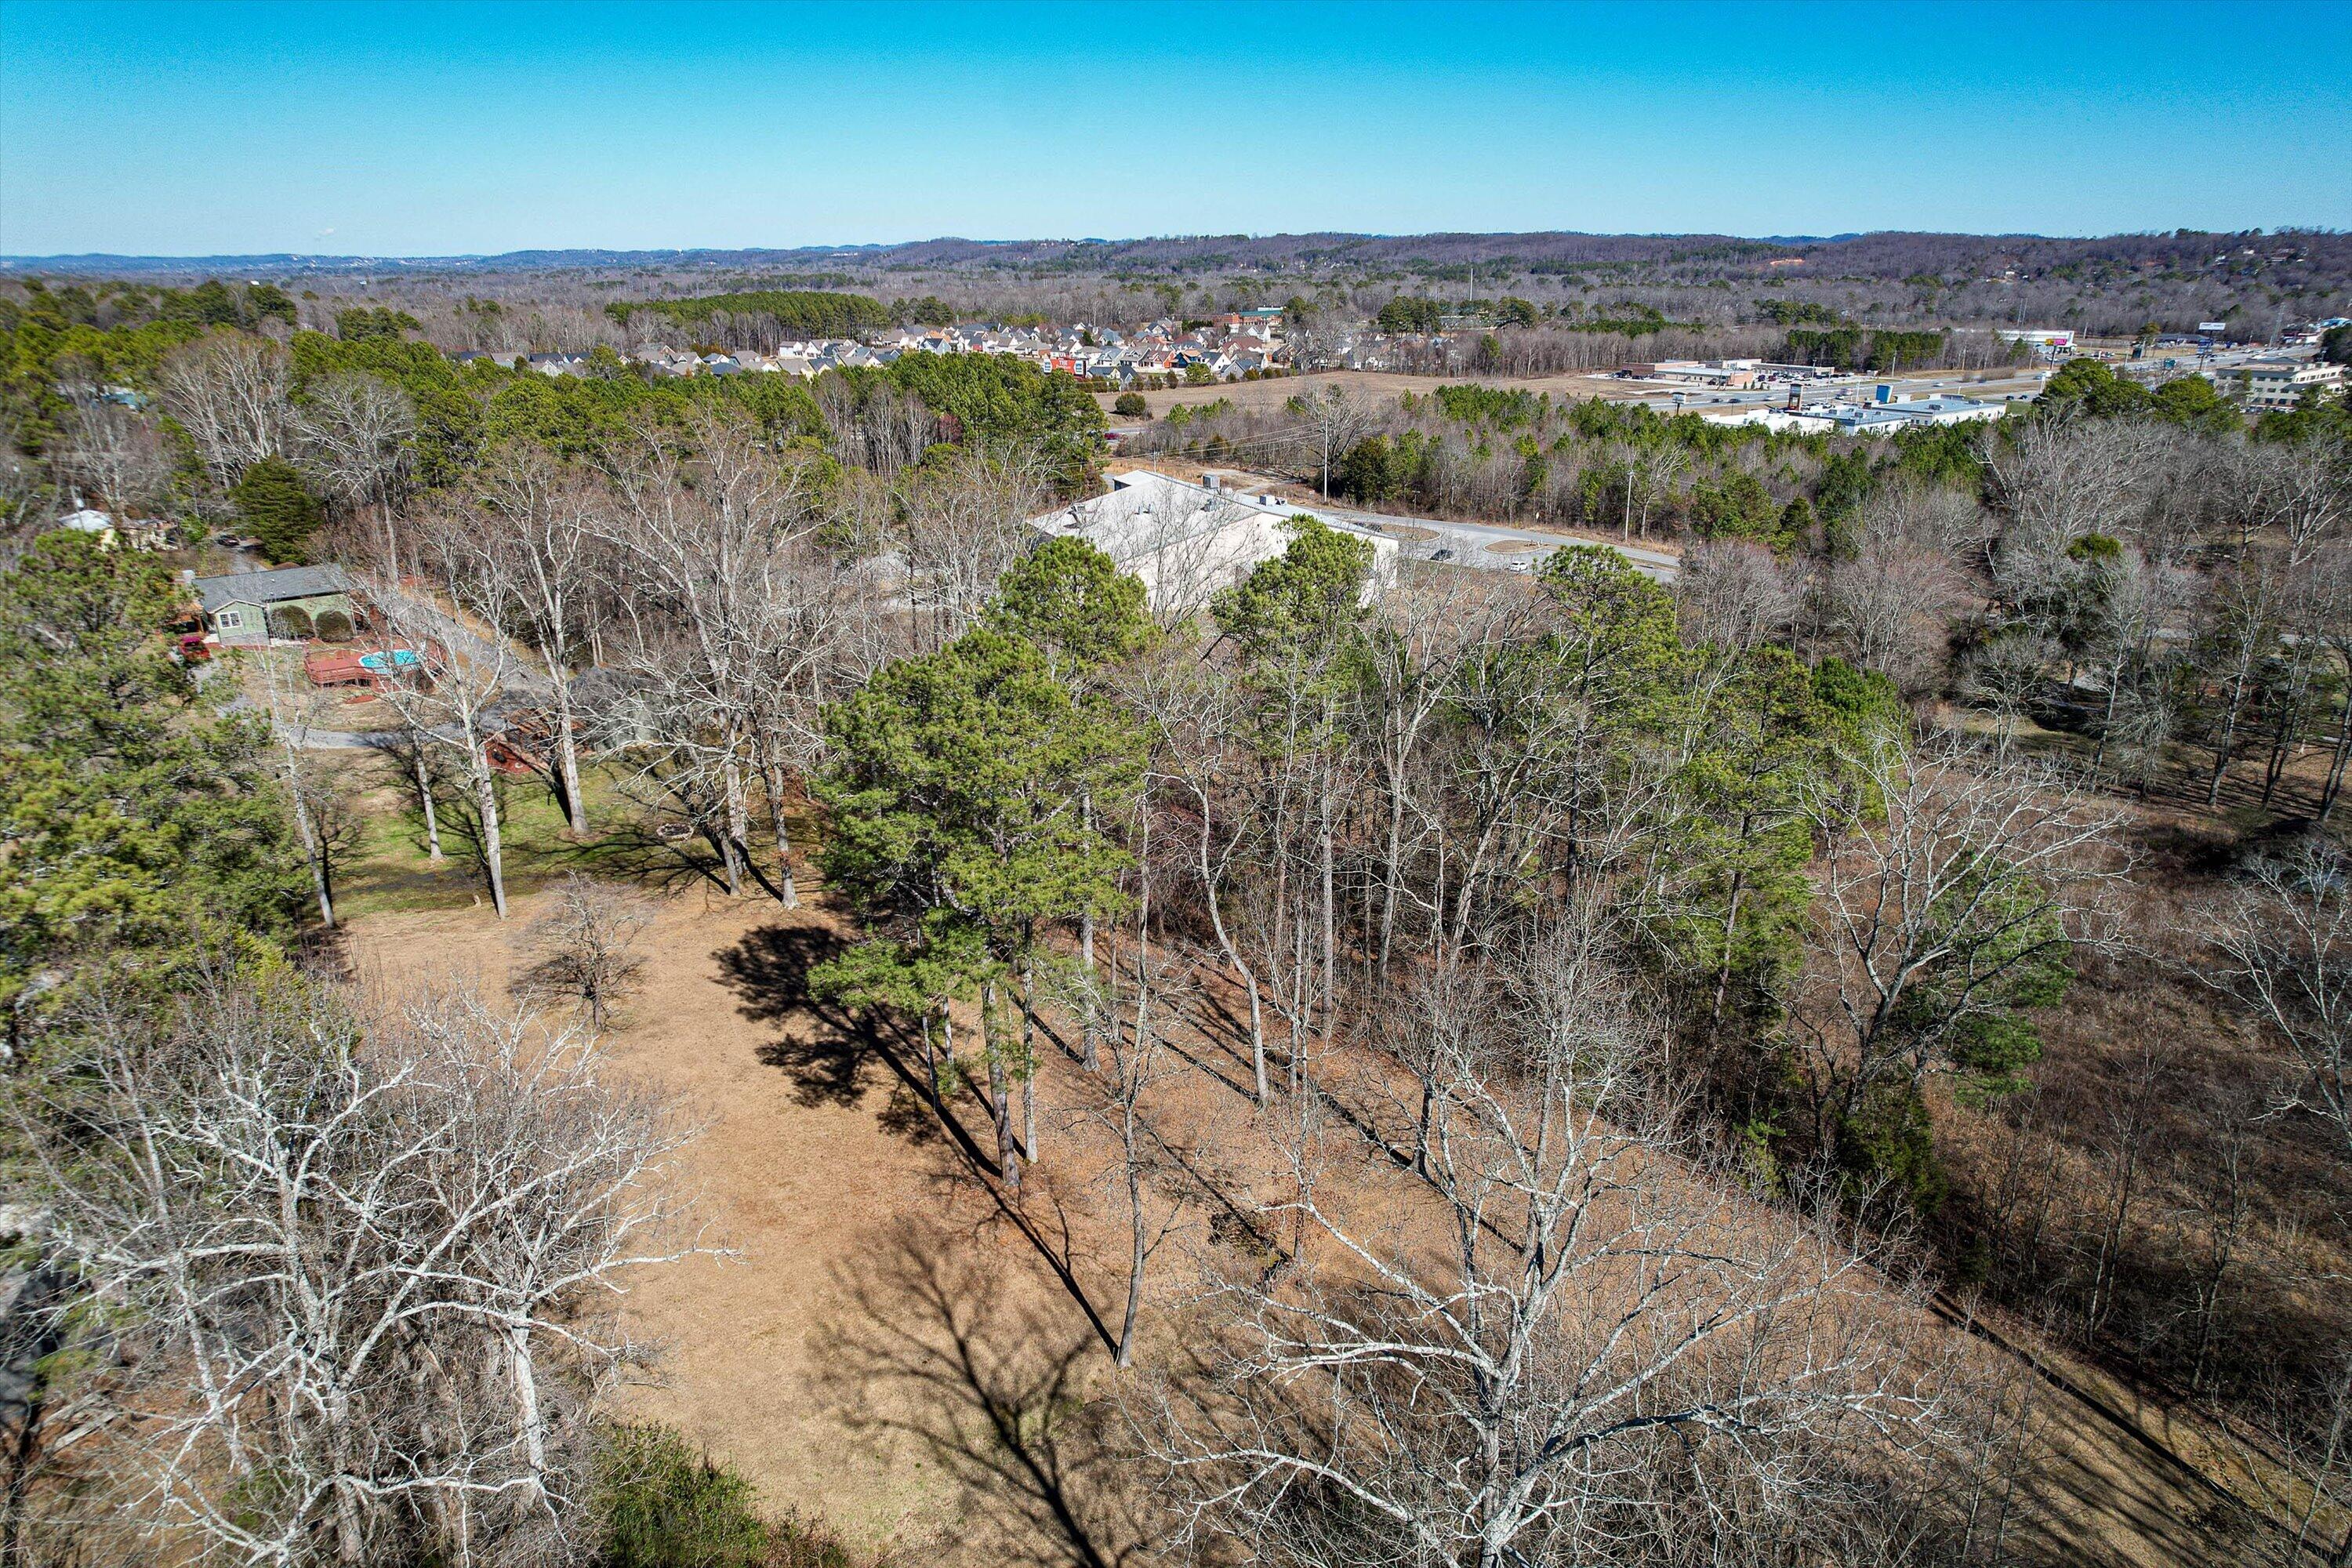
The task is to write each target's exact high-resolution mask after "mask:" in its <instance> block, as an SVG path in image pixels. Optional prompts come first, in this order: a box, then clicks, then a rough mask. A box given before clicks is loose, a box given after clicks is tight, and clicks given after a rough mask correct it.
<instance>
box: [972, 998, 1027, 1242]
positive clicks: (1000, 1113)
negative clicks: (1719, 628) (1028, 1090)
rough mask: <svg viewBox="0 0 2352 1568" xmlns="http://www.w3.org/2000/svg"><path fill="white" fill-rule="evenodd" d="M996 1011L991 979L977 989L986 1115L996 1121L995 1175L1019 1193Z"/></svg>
mask: <svg viewBox="0 0 2352 1568" xmlns="http://www.w3.org/2000/svg"><path fill="white" fill-rule="evenodd" d="M999 1011H1000V1004H999V1003H998V1001H997V996H996V983H995V982H994V981H990V982H989V983H988V984H985V985H983V986H982V987H981V990H980V1027H981V1033H982V1038H983V1039H984V1040H985V1042H986V1044H985V1046H984V1047H983V1049H982V1054H983V1055H984V1056H986V1057H987V1058H988V1110H989V1117H990V1120H991V1121H994V1122H995V1124H996V1168H997V1174H998V1175H999V1176H1001V1177H1002V1178H1003V1182H1004V1184H1005V1186H1006V1187H1007V1188H1008V1189H1010V1190H1011V1191H1012V1192H1013V1194H1014V1195H1016V1196H1018V1195H1019V1194H1020V1192H1021V1150H1020V1148H1019V1146H1018V1145H1017V1144H1015V1143H1014V1142H1013V1094H1012V1086H1011V1084H1010V1082H1009V1081H1008V1079H1007V1078H1006V1076H1005V1071H1004V1054H1005V1053H1004V1046H1005V1041H1004V1021H1003V1019H1002V1018H1001V1017H999V1016H998V1014H999Z"/></svg>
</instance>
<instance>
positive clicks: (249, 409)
mask: <svg viewBox="0 0 2352 1568" xmlns="http://www.w3.org/2000/svg"><path fill="white" fill-rule="evenodd" d="M292 374H293V373H292V366H291V364H290V363H289V361H288V359H287V355H286V351H285V350H284V349H282V348H279V347H278V345H277V344H276V343H274V342H270V341H269V340H268V339H267V338H258V337H255V336H253V335H252V334H250V333H247V332H214V333H212V334H210V335H209V336H206V337H203V338H199V339H198V340H196V341H195V342H193V343H189V344H188V345H186V346H185V347H184V348H178V349H174V350H173V351H172V352H171V353H168V354H166V355H164V356H163V363H162V364H161V365H160V366H158V367H157V369H156V373H155V379H156V382H157V384H158V385H160V386H161V387H162V389H163V406H164V408H165V409H166V410H167V411H169V412H170V414H171V415H172V416H173V418H174V419H176V420H178V421H179V422H180V427H181V428H182V429H184V430H185V431H186V432H187V433H188V440H189V442H190V443H191V444H192V445H193V446H194V448H195V453H196V460H197V461H198V462H199V463H201V464H203V465H204V468H205V473H206V474H207V475H209V476H210V477H211V479H212V481H213V483H214V484H215V486H217V487H218V488H220V489H224V490H225V489H228V488H229V486H231V485H233V484H235V483H236V479H237V476H238V475H239V474H242V473H243V472H244V471H245V470H246V469H247V468H249V467H251V466H252V465H253V464H255V463H257V462H259V461H260V460H261V459H262V458H277V457H282V456H284V455H285V452H286V444H287V434H288V426H289V416H290V413H291V408H290V405H289V403H288V401H287V390H288V387H289V385H290V384H291V379H292Z"/></svg>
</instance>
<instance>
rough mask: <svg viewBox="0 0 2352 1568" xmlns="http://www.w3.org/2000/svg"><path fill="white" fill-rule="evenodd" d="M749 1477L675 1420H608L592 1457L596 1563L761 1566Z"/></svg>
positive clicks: (765, 1536)
mask: <svg viewBox="0 0 2352 1568" xmlns="http://www.w3.org/2000/svg"><path fill="white" fill-rule="evenodd" d="M756 1503H757V1500H756V1498H755V1496H754V1494H753V1492H752V1489H751V1482H750V1481H748V1480H746V1479H744V1478H743V1476H742V1475H741V1474H740V1472H738V1471H737V1470H735V1469H734V1468H731V1467H729V1466H726V1465H721V1464H719V1462H717V1461H716V1460H714V1459H712V1458H710V1456H709V1455H708V1454H704V1453H700V1452H698V1451H697V1450H696V1449H694V1448H693V1447H689V1446H688V1443H687V1440H686V1438H685V1437H684V1436H681V1435H680V1434H679V1433H678V1432H677V1430H676V1429H675V1428H673V1427H668V1426H614V1427H613V1428H611V1429H610V1431H609V1432H608V1434H607V1436H606V1437H605V1441H604V1451H603V1452H602V1453H601V1454H600V1455H599V1456H598V1457H597V1511H598V1513H599V1514H600V1516H601V1518H600V1521H599V1522H600V1523H601V1524H602V1526H603V1528H604V1556H603V1559H602V1568H764V1564H765V1563H767V1560H768V1549H769V1544H770V1542H769V1531H768V1523H767V1521H765V1520H763V1519H761V1517H760V1514H759V1510H758V1508H757V1506H756Z"/></svg>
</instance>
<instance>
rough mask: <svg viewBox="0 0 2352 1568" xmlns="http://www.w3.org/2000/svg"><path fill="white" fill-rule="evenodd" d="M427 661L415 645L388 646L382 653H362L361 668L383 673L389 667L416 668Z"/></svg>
mask: <svg viewBox="0 0 2352 1568" xmlns="http://www.w3.org/2000/svg"><path fill="white" fill-rule="evenodd" d="M424 662H425V660H424V658H422V657H420V656H419V655H418V653H417V651H416V650H415V648H413V647H388V648H385V649H384V650H383V652H381V653H363V654H362V655H360V668H362V669H373V670H374V671H376V672H377V673H378V674H382V673H383V671H385V670H387V669H414V668H416V667H417V666H418V665H420V664H423V663H424Z"/></svg>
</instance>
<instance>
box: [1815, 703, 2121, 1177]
mask: <svg viewBox="0 0 2352 1568" xmlns="http://www.w3.org/2000/svg"><path fill="white" fill-rule="evenodd" d="M1801 799H1802V803H1803V810H1804V812H1805V815H1806V816H1807V817H1808V818H1809V819H1810V821H1811V825H1812V829H1813V833H1814V837H1815V841H1816V843H1817V844H1819V845H1820V847H1821V849H1820V858H1819V860H1818V862H1817V865H1816V868H1815V874H1814V905H1815V908H1814V913H1813V919H1812V922H1811V928H1810V931H1809V933H1808V936H1807V944H1806V945H1807V963H1806V968H1805V972H1804V974H1803V977H1802V979H1801V981H1800V982H1799V984H1798V985H1797V988H1796V994H1794V995H1792V996H1791V997H1790V1015H1789V1016H1790V1026H1791V1027H1792V1029H1793V1030H1794V1032H1795V1035H1796V1037H1797V1039H1798V1040H1799V1041H1800V1042H1801V1046H1802V1047H1803V1055H1804V1057H1805V1058H1806V1071H1807V1077H1808V1079H1809V1082H1810V1086H1811V1093H1812V1095H1813V1097H1814V1100H1815V1107H1816V1116H1817V1118H1818V1121H1819V1122H1820V1130H1821V1132H1822V1136H1823V1138H1824V1139H1825V1140H1826V1141H1830V1142H1833V1141H1834V1139H1835V1137H1836V1136H1837V1131H1836V1130H1837V1129H1838V1128H1839V1127H1840V1126H1841V1125H1843V1123H1845V1122H1846V1121H1851V1120H1852V1119H1853V1118H1854V1117H1856V1116H1857V1115H1858V1114H1859V1112H1860V1111H1861V1110H1862V1108H1863V1105H1864V1100H1865V1097H1866V1096H1867V1095H1868V1094H1869V1092H1870V1091H1871V1089H1873V1088H1874V1086H1876V1085H1877V1084H1879V1083H1880V1082H1882V1081H1884V1080H1885V1079H1888V1078H1889V1076H1890V1075H1896V1074H1900V1075H1903V1076H1905V1077H1907V1079H1909V1080H1910V1082H1911V1083H1912V1084H1913V1085H1914V1086H1915V1087H1916V1085H1918V1084H1920V1083H1923V1082H1924V1081H1925V1079H1927V1076H1928V1074H1929V1073H1931V1072H1934V1071H1939V1070H1951V1069H1953V1068H1958V1067H1969V1066H1975V1067H1977V1068H1981V1069H1982V1070H1991V1071H2006V1070H2011V1068H2013V1065H2014V1064H2011V1068H1993V1067H1991V1066H1990V1064H1988V1063H1982V1062H1978V1063H1971V1062H1970V1061H1969V1060H1968V1059H1966V1058H1969V1057H1971V1056H1972V1055H1974V1054H1975V1047H1976V1045H1977V1043H1978V1042H1976V1041H1974V1040H1972V1038H1971V1037H1973V1036H1975V1035H1977V1034H1978V1033H1979V1032H1980V1031H1981V1030H1983V1029H1984V1027H1985V1026H1987V1025H1988V1024H1990V1023H1992V1022H1993V1021H1994V1020H1997V1019H2000V1018H2001V1017H2002V1016H2004V1015H2006V1014H2007V1013H2008V1011H2009V1010H2010V1009H2011V1008H2012V1007H2015V1006H2018V1005H2035V1004H2036V1003H2037V1002H2046V1001H2047V1000H2048V999H2049V998H2048V997H2047V996H2046V995H2044V994H2042V993H2043V992H2045V991H2046V990H2047V988H2048V976H2049V975H2050V973H2052V972H2053V967H2056V968H2063V965H2065V964H2066V963H2068V961H2069V958H2070V955H2071V953H2072V951H2073V950H2074V948H2075V947H2077V946H2084V945H2094V946H2095V945H2098V944H2102V943H2105V942H2109V941H2111V940H2112V939H2113V938H2114V936H2115V934H2116V931H2117V929H2118V917H2117V913H2116V910H2115V908H2114V907H2113V900H2112V895H2113V892H2114V890H2115V884H2116V879H2118V878H2119V876H2120V874H2121V869H2122V868H2121V864H2120V858H2119V855H2118V853H2117V851H2116V848H2115V846H2114V834H2115V830H2116V826H2117V825H2118V823H2119V822H2120V820H2121V812H2120V810H2119V809H2118V808H2116V807H2115V806H2114V805H2109V804H2107V803H2105V802H2103V801H2100V800H2099V799H2097V798H2095V796H2093V795H2090V794H2089V793H2087V792H2086V791H2085V790H2084V788H2083V787H2082V786H2081V785H2080V784H2078V783H2076V782H2074V781H2073V780H2071V779H2069V778H2067V777H2066V776H2064V775H2063V774H2062V773H2058V772H2056V771H2055V770H2053V769H2052V768H2051V767H2049V766H2048V765H2046V764H2043V763H2038V762H2035V761H2033V760H2032V759H2030V758H2026V757H2022V756H2019V755H2016V754H2014V753H2008V754H1991V755H1988V754H1984V753H1982V752H1978V751H1976V750H1975V749H1973V748H1971V747H1970V746H1969V745H1968V744H1967V743H1966V742H1963V741H1961V740H1960V739H1958V737H1954V736H1949V735H1942V734H1931V735H1929V736H1927V738H1925V739H1924V740H1920V741H1916V742H1913V741H1906V740H1905V739H1903V738H1901V737H1898V736H1891V735H1890V736H1881V737H1879V738H1878V739H1877V740H1876V741H1875V742H1874V743H1872V744H1871V745H1870V746H1869V747H1868V748H1867V749H1865V750H1864V751H1863V752H1861V753H1859V754H1856V755H1852V756H1849V757H1848V758H1847V759H1846V760H1845V763H1844V765H1843V767H1842V768H1841V769H1840V770H1838V771H1837V772H1836V773H1832V774H1831V775H1829V776H1828V777H1825V778H1823V779H1821V780H1817V781H1813V782H1811V783H1809V784H1807V785H1806V786H1805V788H1804V789H1803V790H1802V792H1801Z"/></svg>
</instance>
